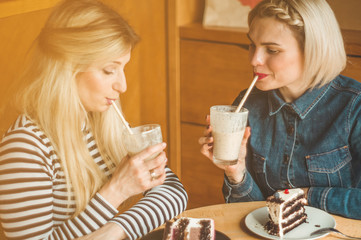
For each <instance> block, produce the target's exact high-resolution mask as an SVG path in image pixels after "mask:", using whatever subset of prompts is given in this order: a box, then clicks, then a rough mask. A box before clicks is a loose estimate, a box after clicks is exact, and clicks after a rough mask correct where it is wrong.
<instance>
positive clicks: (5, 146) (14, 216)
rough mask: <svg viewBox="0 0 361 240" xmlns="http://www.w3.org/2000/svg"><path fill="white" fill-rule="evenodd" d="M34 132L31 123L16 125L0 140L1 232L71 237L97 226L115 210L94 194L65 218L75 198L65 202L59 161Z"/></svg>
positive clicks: (13, 235) (15, 236)
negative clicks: (80, 209) (28, 124)
mask: <svg viewBox="0 0 361 240" xmlns="http://www.w3.org/2000/svg"><path fill="white" fill-rule="evenodd" d="M18 124H19V125H21V124H20V123H18ZM29 129H31V130H29ZM37 133H38V132H37V131H36V130H35V129H32V128H31V126H26V127H17V128H14V129H12V130H11V131H9V132H8V133H7V134H6V135H5V136H4V138H3V140H2V142H1V144H0V220H1V224H2V227H3V229H4V232H5V235H6V236H7V238H8V239H10V240H15V239H19V240H20V239H21V240H24V239H34V240H36V239H73V238H75V237H80V236H84V235H86V234H89V233H91V232H93V231H95V230H97V229H99V228H100V227H101V226H103V225H104V224H105V223H107V222H108V221H109V220H110V219H112V218H113V217H114V216H115V215H116V214H117V210H116V209H115V208H113V207H111V206H109V204H107V203H106V201H105V200H104V199H103V198H102V197H101V195H99V194H96V195H95V196H94V198H92V199H91V201H90V202H89V204H88V205H87V206H86V208H85V210H84V211H83V212H81V213H80V214H79V215H78V216H77V217H75V218H72V219H69V216H70V215H71V214H72V213H73V212H74V201H73V199H72V201H71V203H70V207H69V206H68V204H67V203H68V201H67V195H66V191H65V180H64V178H63V177H59V175H61V174H62V172H61V169H60V167H59V162H57V161H56V159H54V153H53V151H52V149H51V148H50V147H49V144H48V142H47V141H48V139H46V138H42V137H41V135H40V134H37Z"/></svg>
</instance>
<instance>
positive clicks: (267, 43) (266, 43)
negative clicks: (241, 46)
mask: <svg viewBox="0 0 361 240" xmlns="http://www.w3.org/2000/svg"><path fill="white" fill-rule="evenodd" d="M247 37H248V39H249V40H250V41H251V42H252V43H253V41H252V39H251V37H250V36H249V34H248V33H247ZM261 45H263V46H269V45H276V46H281V45H279V44H278V43H275V42H263V43H261Z"/></svg>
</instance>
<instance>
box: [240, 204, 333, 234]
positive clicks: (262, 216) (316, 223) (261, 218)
mask: <svg viewBox="0 0 361 240" xmlns="http://www.w3.org/2000/svg"><path fill="white" fill-rule="evenodd" d="M305 209H306V214H307V220H306V222H305V223H302V224H301V225H299V226H298V227H296V228H295V229H293V230H291V231H289V232H288V233H286V234H285V235H284V236H283V240H291V239H293V240H296V239H302V240H306V239H317V238H321V237H324V236H326V235H327V234H328V233H325V234H318V235H313V236H311V233H312V232H314V231H316V230H318V229H320V228H326V227H332V228H334V227H336V221H335V219H334V218H333V217H332V216H331V215H330V214H328V213H327V212H325V211H322V210H321V209H318V208H314V207H309V206H305ZM268 219H269V218H268V211H267V207H262V208H258V209H256V210H254V211H253V212H251V213H249V214H248V215H247V217H246V226H247V228H248V229H249V230H251V231H252V232H254V233H255V234H257V235H259V236H262V237H265V238H268V239H279V237H277V236H274V235H270V234H268V233H267V232H266V230H265V229H264V225H265V224H266V223H267V222H268Z"/></svg>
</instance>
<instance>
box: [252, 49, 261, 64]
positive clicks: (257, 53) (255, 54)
mask: <svg viewBox="0 0 361 240" xmlns="http://www.w3.org/2000/svg"><path fill="white" fill-rule="evenodd" d="M249 58H250V63H251V65H252V66H254V67H256V66H260V65H263V64H264V54H263V52H262V50H261V49H255V50H253V51H250V53H249Z"/></svg>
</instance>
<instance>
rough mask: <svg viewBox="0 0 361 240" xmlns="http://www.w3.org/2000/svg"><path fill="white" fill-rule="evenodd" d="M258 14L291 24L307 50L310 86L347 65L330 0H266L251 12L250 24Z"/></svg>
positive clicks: (323, 81) (306, 74)
mask: <svg viewBox="0 0 361 240" xmlns="http://www.w3.org/2000/svg"><path fill="white" fill-rule="evenodd" d="M256 17H258V18H265V17H273V18H275V19H277V20H278V21H280V22H283V23H285V24H286V25H288V26H289V28H290V29H291V30H292V32H293V34H294V36H295V38H296V39H297V41H298V43H299V46H300V49H301V50H302V51H303V54H304V72H303V79H304V81H305V84H307V85H308V86H309V87H310V88H314V87H316V86H319V87H321V86H323V85H325V84H327V83H329V82H330V81H332V80H333V79H334V78H335V77H336V76H337V75H338V74H340V72H341V71H342V70H343V69H344V68H345V66H346V53H345V47H344V43H343V39H342V35H341V31H340V27H339V25H338V22H337V20H336V17H335V15H334V13H333V11H332V9H331V8H330V6H329V5H328V3H327V2H326V0H264V1H262V2H260V3H259V4H258V5H257V6H256V7H255V8H253V9H252V10H251V12H250V13H249V15H248V25H249V27H251V26H252V22H253V20H254V19H255V18H256Z"/></svg>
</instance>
